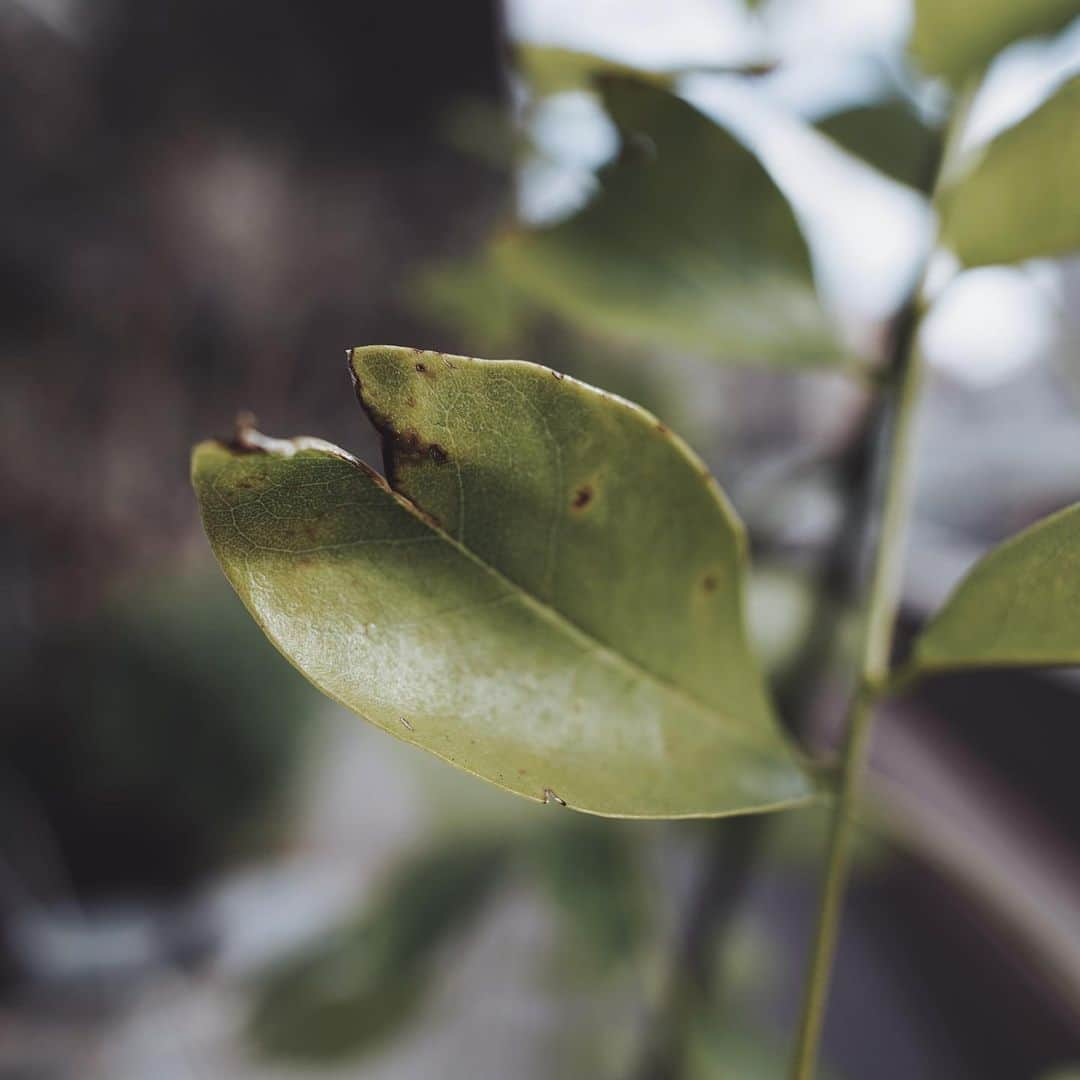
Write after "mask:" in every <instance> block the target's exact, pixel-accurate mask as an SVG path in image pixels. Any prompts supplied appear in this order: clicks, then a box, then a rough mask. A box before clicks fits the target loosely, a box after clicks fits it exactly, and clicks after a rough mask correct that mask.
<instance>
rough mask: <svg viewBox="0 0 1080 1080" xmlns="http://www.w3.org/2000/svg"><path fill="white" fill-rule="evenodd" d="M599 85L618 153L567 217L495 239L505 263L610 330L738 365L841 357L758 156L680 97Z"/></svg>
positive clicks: (538, 289) (578, 318) (574, 315)
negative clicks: (578, 207)
mask: <svg viewBox="0 0 1080 1080" xmlns="http://www.w3.org/2000/svg"><path fill="white" fill-rule="evenodd" d="M599 86H600V87H601V92H602V98H603V104H604V107H605V108H606V110H607V112H608V113H609V115H610V116H611V119H612V120H613V121H614V122H615V124H616V125H617V126H618V128H619V130H620V133H621V136H622V148H621V151H620V153H619V155H618V157H617V159H616V160H615V161H614V162H613V163H611V164H610V165H608V166H606V167H605V168H604V169H603V170H602V171H601V172H600V174H599V176H598V181H599V190H598V192H597V194H596V196H595V197H594V198H593V199H592V200H591V201H590V202H589V203H588V204H587V205H586V206H585V207H584V208H583V209H582V210H581V211H579V212H578V213H577V214H575V215H574V216H573V217H571V218H569V219H568V220H566V221H564V222H561V223H559V224H557V225H554V226H551V227H547V228H541V229H535V230H531V231H521V232H519V233H516V234H512V235H510V236H506V237H503V238H502V239H501V240H500V241H498V242H497V244H496V245H495V248H494V255H495V258H496V260H497V266H498V268H499V270H500V271H501V272H503V273H505V274H507V275H508V276H509V277H510V279H511V280H512V281H513V282H514V283H515V284H516V285H517V286H519V287H520V288H521V289H523V290H525V291H527V292H528V293H529V294H530V296H531V297H532V298H533V299H534V300H535V301H536V302H537V303H539V304H541V305H543V306H546V307H548V308H551V309H552V310H554V311H557V312H558V313H559V314H560V315H562V316H564V317H566V318H567V319H569V320H571V321H573V322H575V323H577V324H579V325H581V326H583V327H585V328H586V329H590V330H595V331H598V332H601V333H604V334H608V335H611V336H612V337H614V338H615V339H617V340H628V341H636V342H645V343H649V344H653V345H656V346H658V347H664V348H668V349H670V348H672V347H675V348H684V349H689V350H693V351H698V352H703V353H706V354H708V355H711V356H714V357H716V358H718V359H721V360H724V361H728V362H733V363H766V364H779V365H785V366H790V367H799V366H803V365H810V364H831V365H842V364H845V363H847V362H849V361H850V359H851V358H850V357H849V356H848V355H847V354H846V352H845V350H844V348H843V347H842V346H841V345H840V344H839V343H838V341H837V338H836V336H835V333H834V328H833V327H832V325H831V323H830V321H829V319H828V318H827V316H826V315H825V313H824V311H823V310H822V307H821V304H820V302H819V300H818V297H817V295H816V293H815V290H814V283H813V276H812V273H811V266H810V256H809V253H808V251H807V247H806V242H805V240H804V239H803V236H802V233H801V232H800V231H799V227H798V225H797V223H796V221H795V217H794V214H793V213H792V210H791V207H790V206H789V205H788V203H787V200H786V199H785V198H784V196H783V195H782V194H781V192H780V190H779V189H778V188H777V187H776V185H775V184H774V183H773V181H772V179H771V178H770V177H769V175H768V173H767V172H766V171H765V169H764V168H763V167H762V165H761V164H760V163H759V162H758V160H757V158H756V157H755V156H754V155H753V154H752V153H751V152H750V151H749V150H748V149H747V148H746V147H744V146H743V145H742V144H741V143H739V142H738V141H737V140H736V139H735V138H733V137H732V136H731V135H729V134H728V133H727V132H726V131H724V130H723V129H722V128H721V127H720V126H719V125H717V124H716V123H714V122H713V121H712V120H710V119H709V118H708V117H706V116H704V115H703V114H702V113H700V112H699V111H698V110H697V109H695V108H694V107H693V106H691V105H689V104H688V103H687V102H685V101H683V100H681V99H680V98H678V97H676V96H675V95H674V94H671V93H668V92H667V91H665V90H662V89H660V88H658V87H656V86H653V85H651V84H649V83H646V82H641V81H639V80H633V79H626V78H604V79H602V80H599Z"/></svg>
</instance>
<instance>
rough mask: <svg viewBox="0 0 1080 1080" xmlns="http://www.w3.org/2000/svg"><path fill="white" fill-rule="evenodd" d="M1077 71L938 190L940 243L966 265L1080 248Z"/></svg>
mask: <svg viewBox="0 0 1080 1080" xmlns="http://www.w3.org/2000/svg"><path fill="white" fill-rule="evenodd" d="M1078 193H1080V76H1076V77H1074V78H1072V79H1070V80H1069V81H1068V82H1066V83H1065V84H1064V85H1063V86H1062V87H1060V88H1059V89H1058V90H1057V92H1056V93H1054V94H1053V95H1052V96H1051V98H1050V100H1049V101H1046V102H1045V103H1044V104H1042V105H1041V106H1040V107H1039V108H1038V109H1036V110H1035V111H1034V112H1033V113H1032V114H1031V115H1030V116H1027V117H1025V118H1024V119H1023V120H1021V121H1020V122H1019V123H1018V124H1016V125H1015V126H1013V127H1011V128H1009V129H1007V130H1006V131H1004V132H1002V133H1001V134H1000V135H999V136H998V137H997V138H996V139H994V140H993V141H992V142H991V143H990V144H989V145H988V146H987V147H986V148H985V149H984V150H982V151H981V152H979V153H978V156H977V157H976V160H975V162H974V164H973V165H972V167H971V169H970V171H969V172H968V173H967V174H966V175H964V176H962V177H961V178H960V179H958V180H957V181H956V182H955V183H953V184H952V185H950V186H949V187H948V188H947V189H946V190H945V192H944V193H943V195H942V198H941V200H940V209H941V216H942V230H941V231H942V242H943V243H944V244H945V245H946V246H947V247H949V248H951V249H952V250H953V251H954V252H955V253H956V255H957V257H958V258H959V259H960V260H961V262H963V263H965V264H966V265H967V266H985V265H987V264H989V263H1004V262H1016V261H1018V260H1020V259H1034V258H1039V257H1041V256H1049V255H1065V254H1068V253H1069V252H1072V251H1075V250H1077V249H1078V248H1080V195H1078Z"/></svg>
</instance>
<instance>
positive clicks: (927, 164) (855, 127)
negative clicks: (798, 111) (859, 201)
mask: <svg viewBox="0 0 1080 1080" xmlns="http://www.w3.org/2000/svg"><path fill="white" fill-rule="evenodd" d="M815 127H816V128H817V129H818V131H820V132H821V133H822V134H823V135H827V136H828V137H829V138H830V139H832V140H833V141H834V142H836V143H838V144H839V145H840V146H841V147H842V148H843V149H844V150H846V151H847V152H848V153H849V154H853V155H854V156H855V157H857V158H861V159H862V160H863V161H865V162H866V163H867V164H868V165H871V166H873V168H875V169H877V170H878V171H879V172H882V173H884V174H885V175H886V176H888V177H890V178H891V179H893V180H897V181H899V182H900V183H901V184H907V185H908V186H909V187H913V188H921V187H924V186H925V184H926V181H927V179H928V177H929V173H930V169H931V167H932V165H933V162H934V158H935V157H936V154H937V145H938V134H937V132H935V131H934V129H933V128H931V127H930V126H929V125H927V124H925V123H923V121H922V120H921V119H920V118H919V116H918V115H917V114H916V113H915V111H914V110H913V109H912V108H911V106H910V105H909V104H908V103H907V102H906V101H903V100H901V99H899V98H894V99H893V100H891V101H880V102H875V103H873V104H870V105H858V106H855V107H854V108H851V109H842V110H841V111H840V112H836V113H833V114H832V115H830V116H827V117H825V118H824V119H823V120H819V121H818V122H817V123H816V124H815Z"/></svg>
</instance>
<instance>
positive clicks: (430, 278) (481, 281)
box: [413, 256, 535, 352]
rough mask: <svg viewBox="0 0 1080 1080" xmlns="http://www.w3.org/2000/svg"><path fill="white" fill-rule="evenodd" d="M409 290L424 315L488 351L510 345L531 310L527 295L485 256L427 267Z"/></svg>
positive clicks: (518, 338) (525, 324)
mask: <svg viewBox="0 0 1080 1080" xmlns="http://www.w3.org/2000/svg"><path fill="white" fill-rule="evenodd" d="M413 290H414V295H415V297H416V301H417V306H418V307H419V308H420V309H421V310H422V311H423V312H424V313H425V314H426V315H427V316H429V317H430V318H433V319H437V320H439V322H441V323H443V324H445V325H446V327H447V328H449V329H452V330H453V331H455V332H456V333H458V334H459V335H460V336H462V337H466V338H468V339H469V341H470V342H471V343H475V344H478V345H482V346H483V348H484V349H485V350H487V351H490V352H503V351H509V350H511V349H514V348H515V346H516V345H517V343H518V342H519V341H521V339H522V337H523V335H524V332H525V330H526V328H527V327H528V325H529V323H530V322H531V319H532V317H533V315H534V313H535V308H534V307H533V306H532V304H530V302H529V299H528V297H527V296H526V295H525V294H524V293H522V292H521V290H520V289H518V288H516V287H515V286H514V284H513V283H512V282H511V281H509V280H508V279H507V278H506V276H505V275H504V274H500V273H499V272H498V271H497V269H496V268H495V266H494V265H493V264H492V261H491V259H490V258H486V257H484V256H479V257H473V258H468V259H454V260H449V261H446V262H441V263H436V264H433V265H429V266H427V267H425V268H424V270H423V271H422V272H421V273H420V274H419V275H418V276H417V277H416V279H415V281H414V284H413Z"/></svg>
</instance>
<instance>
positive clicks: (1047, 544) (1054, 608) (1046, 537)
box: [913, 504, 1080, 671]
mask: <svg viewBox="0 0 1080 1080" xmlns="http://www.w3.org/2000/svg"><path fill="white" fill-rule="evenodd" d="M913 664H914V666H915V667H916V668H918V669H921V670H924V671H933V670H941V669H949V668H962V667H983V666H988V665H994V666H997V665H1021V666H1033V667H1034V666H1046V667H1050V666H1063V665H1071V664H1080V504H1078V505H1076V506H1072V507H1069V508H1068V509H1067V510H1062V511H1060V512H1059V513H1057V514H1053V515H1051V516H1050V517H1048V518H1045V519H1044V520H1042V521H1040V522H1038V523H1037V524H1035V525H1033V526H1032V527H1031V528H1029V529H1026V530H1025V531H1024V532H1022V533H1020V534H1019V535H1018V536H1014V537H1013V538H1012V539H1011V540H1008V541H1006V542H1005V543H1004V544H1001V545H1000V546H999V547H996V548H995V549H994V550H993V551H991V552H990V553H989V554H988V555H986V556H985V557H984V558H983V559H981V560H980V561H979V562H978V563H976V565H975V567H974V569H973V570H972V571H971V572H970V573H969V574H968V576H967V577H966V578H964V580H963V581H961V582H960V584H959V585H958V586H957V588H956V590H955V591H954V592H953V594H952V596H950V597H949V599H948V600H947V601H946V602H945V605H944V607H943V608H942V609H941V611H939V612H938V613H937V615H936V616H934V618H933V619H932V620H931V622H930V624H929V625H928V626H927V627H926V629H925V630H924V631H923V632H922V635H921V636H920V637H919V639H918V641H917V642H916V646H915V653H914V656H913Z"/></svg>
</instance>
